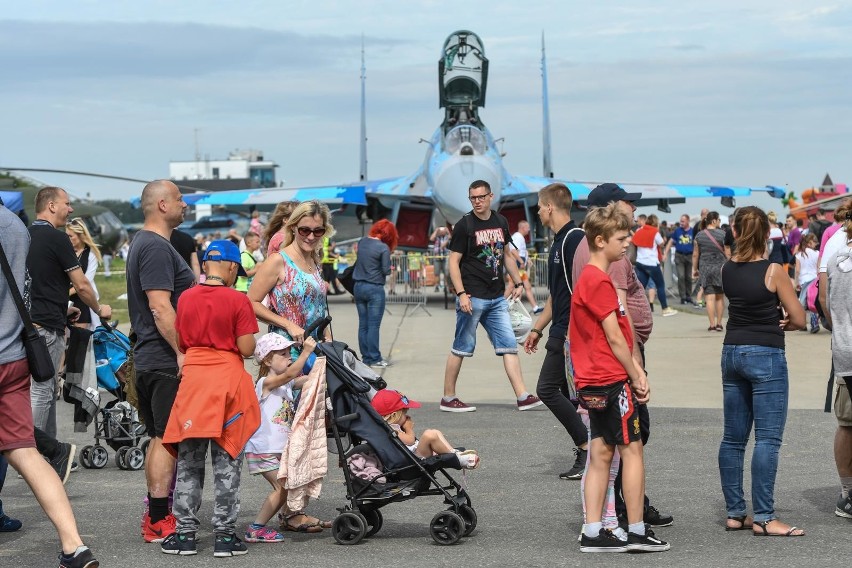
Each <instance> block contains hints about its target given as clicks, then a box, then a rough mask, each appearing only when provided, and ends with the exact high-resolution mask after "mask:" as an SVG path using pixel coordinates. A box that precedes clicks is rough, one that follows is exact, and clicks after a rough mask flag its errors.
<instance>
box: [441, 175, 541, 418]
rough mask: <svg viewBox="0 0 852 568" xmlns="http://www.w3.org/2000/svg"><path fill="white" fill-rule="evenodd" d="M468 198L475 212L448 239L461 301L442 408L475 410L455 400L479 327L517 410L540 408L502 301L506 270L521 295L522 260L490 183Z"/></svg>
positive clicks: (479, 185) (474, 189) (452, 272)
mask: <svg viewBox="0 0 852 568" xmlns="http://www.w3.org/2000/svg"><path fill="white" fill-rule="evenodd" d="M468 198H469V199H470V202H471V203H472V204H473V210H472V211H471V212H470V213H467V214H466V215H465V216H464V217H462V218H461V219H460V220H459V222H458V223H456V226H455V227H453V234H452V237H451V238H450V246H449V250H450V257H449V266H450V279H451V280H452V283H453V286H454V287H455V290H456V295H457V296H458V298H457V299H456V332H455V339H454V341H453V348H452V350H451V352H450V355H449V357H448V358H447V367H446V370H445V371H444V397H443V398H442V399H441V406H440V408H441V410H443V411H445V412H473V411H474V410H476V407H475V406H470V405H468V404H465V403H463V402H462V401H461V400H459V398H458V397H457V396H456V381H458V378H459V371H461V365H462V361H463V360H464V357H472V356H473V350H474V349H475V348H476V328H477V327H478V325H479V324H482V327H484V328H485V330H486V331H487V332H488V337H489V338H490V339H491V344H492V345H493V346H494V351H495V353H496V354H497V355H500V356H502V357H503V366H504V368H505V369H506V374H507V375H508V377H509V382H510V383H511V385H512V388H513V389H514V391H515V396H516V397H517V405H518V410H529V409H530V408H535V407H537V406H541V405H542V402H541V401H540V400H539V399H538V397H536V396H535V395H532V394H530V393H529V392H527V390H526V386H525V385H524V377H523V375H522V374H521V362H520V360H519V359H518V343H517V340H516V339H515V334H514V333H513V332H512V323H511V320H510V319H509V311H508V307H507V303H506V298H504V297H503V293H504V291H505V287H504V285H503V267H504V266H505V267H506V268H507V269H508V271H509V276H510V277H511V279H512V282H513V283H514V285H515V289H514V291H513V292H512V297H513V298H515V299H517V298H520V296H521V292H522V291H523V286H524V285H523V282H522V281H521V277H520V275H519V274H518V263H517V261H518V258H519V257H518V255H517V253H513V252H511V251H510V250H508V249H507V248H506V247H507V246H508V244H509V243H511V242H512V240H511V237H510V236H509V223H507V222H506V219H505V218H504V217H503V216H502V215H500V214H499V213H497V212H496V211H492V210H491V201H492V200H493V199H494V194H493V193H491V186H490V185H489V184H488V182H486V181H482V180H477V181H475V182H473V183H472V184H470V188H469V189H468ZM506 255H508V256H509V258H508V259H506V258H505V257H506Z"/></svg>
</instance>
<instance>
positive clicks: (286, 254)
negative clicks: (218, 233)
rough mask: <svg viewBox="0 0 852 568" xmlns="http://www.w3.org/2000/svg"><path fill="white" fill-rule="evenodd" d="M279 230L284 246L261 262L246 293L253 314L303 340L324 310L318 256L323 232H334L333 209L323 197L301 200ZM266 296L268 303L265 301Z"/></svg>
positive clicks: (329, 235)
mask: <svg viewBox="0 0 852 568" xmlns="http://www.w3.org/2000/svg"><path fill="white" fill-rule="evenodd" d="M280 232H281V233H283V234H284V240H283V241H282V243H281V244H282V246H281V250H280V251H279V252H278V253H277V254H272V255H270V256H269V258H267V259H266V260H265V261H264V262H263V263H262V264H261V265H260V269H259V270H258V271H257V273H256V274H255V275H254V280H252V283H251V286H250V288H249V291H248V297H249V299H250V300H251V302H252V305H253V306H254V313H255V315H257V317H258V319H260V320H262V321H265V322H267V323H268V324H270V326H271V329H270V331H274V332H276V333H280V334H281V335H283V336H284V337H286V338H287V339H290V340H292V341H295V342H297V343H301V342H302V340H303V339H304V335H305V327H306V326H307V325H308V324H310V323H311V322H313V321H314V320H317V319H319V318H322V317H324V316H325V315H326V300H325V294H326V286H327V285H326V283H325V281H324V280H323V279H322V270H321V269H320V258H321V257H322V240H323V237H326V236H327V237H329V238H330V237H332V236H333V235H334V227H333V226H332V225H331V213H330V212H329V210H328V207H327V206H326V205H325V204H323V203H320V202H319V201H307V202H304V203H300V204H299V205H297V206H296V208H295V209H293V212H292V213H291V214H290V217H289V218H288V219H287V222H286V223H285V224H284V226H283V227H282V228H281V231H280ZM267 296H269V300H270V307H269V308H267V307H266V306H264V305H263V299H264V298H265V297H267ZM294 354H295V353H294Z"/></svg>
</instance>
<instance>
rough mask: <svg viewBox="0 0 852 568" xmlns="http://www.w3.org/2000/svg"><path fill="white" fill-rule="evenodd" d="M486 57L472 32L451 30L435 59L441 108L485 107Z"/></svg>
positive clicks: (477, 38) (479, 40)
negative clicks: (437, 58)
mask: <svg viewBox="0 0 852 568" xmlns="http://www.w3.org/2000/svg"><path fill="white" fill-rule="evenodd" d="M487 81H488V59H487V58H486V57H485V48H484V47H483V46H482V40H481V39H479V36H478V35H476V34H475V33H473V32H470V31H466V30H460V31H457V32H453V33H451V34H450V35H449V37H447V40H446V41H445V42H444V49H443V51H442V52H441V59H440V60H439V61H438V88H439V91H440V105H439V106H440V107H446V108H447V109H449V108H450V107H460V106H466V107H468V108H469V109H471V110H473V109H474V108H475V107H481V106H482V107H484V106H485V87H486V83H487Z"/></svg>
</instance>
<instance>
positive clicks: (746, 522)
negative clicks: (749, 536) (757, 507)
mask: <svg viewBox="0 0 852 568" xmlns="http://www.w3.org/2000/svg"><path fill="white" fill-rule="evenodd" d="M728 521H734V522H737V523H739V525H738V526H735V527H734V526H731V525H729V524H728ZM728 521H725V530H726V531H729V532H730V531H746V530H749V529H751V528H752V527H753V526H754V525H753V524H752V521H751V519H750V518H749V516H748V515H743V516H742V517H728Z"/></svg>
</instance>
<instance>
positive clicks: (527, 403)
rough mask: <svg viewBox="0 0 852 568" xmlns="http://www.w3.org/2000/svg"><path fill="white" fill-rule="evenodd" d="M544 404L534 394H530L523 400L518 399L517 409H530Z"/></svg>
mask: <svg viewBox="0 0 852 568" xmlns="http://www.w3.org/2000/svg"><path fill="white" fill-rule="evenodd" d="M542 404H544V403H543V402H542V401H541V400H540V399H539V398H538V397H537V396H536V395H534V394H531V395H529V396H527V398H525V399H524V400H519V401H518V410H532V409H533V408H538V407H539V406H541V405H542Z"/></svg>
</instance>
